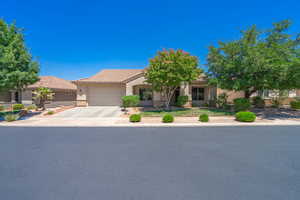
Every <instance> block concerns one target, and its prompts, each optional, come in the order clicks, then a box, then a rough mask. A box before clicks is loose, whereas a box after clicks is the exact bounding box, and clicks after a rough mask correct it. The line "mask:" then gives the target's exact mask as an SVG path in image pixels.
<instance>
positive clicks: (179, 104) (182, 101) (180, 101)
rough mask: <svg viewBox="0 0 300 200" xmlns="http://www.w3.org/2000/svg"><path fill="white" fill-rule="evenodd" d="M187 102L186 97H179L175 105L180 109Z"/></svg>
mask: <svg viewBox="0 0 300 200" xmlns="http://www.w3.org/2000/svg"><path fill="white" fill-rule="evenodd" d="M188 100H189V97H188V96H179V97H178V98H177V102H176V105H177V106H179V107H182V106H184V105H185V104H186V103H187V102H188Z"/></svg>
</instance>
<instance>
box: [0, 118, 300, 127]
mask: <svg viewBox="0 0 300 200" xmlns="http://www.w3.org/2000/svg"><path fill="white" fill-rule="evenodd" d="M276 125H280V126H285V125H299V126H300V120H299V119H298V120H297V119H275V120H266V119H259V118H258V119H257V120H256V122H253V123H243V122H237V121H235V120H234V117H210V122H207V123H203V122H199V121H198V118H197V117H177V118H175V121H174V123H162V122H161V118H159V117H144V118H143V119H142V121H141V122H139V123H130V122H129V119H128V118H125V117H116V118H55V117H43V118H35V117H33V118H29V119H24V120H19V121H15V122H0V126H28V127H35V126H37V127H57V126H59V127H131V126H132V127H158V126H162V127H173V126H174V127H176V126H195V127H201V126H276Z"/></svg>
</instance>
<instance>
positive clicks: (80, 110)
mask: <svg viewBox="0 0 300 200" xmlns="http://www.w3.org/2000/svg"><path fill="white" fill-rule="evenodd" d="M121 114H122V111H121V108H120V107H118V106H90V107H76V108H72V109H70V110H66V111H63V112H61V113H57V114H55V115H53V117H55V118H112V117H119V116H120V115H121Z"/></svg>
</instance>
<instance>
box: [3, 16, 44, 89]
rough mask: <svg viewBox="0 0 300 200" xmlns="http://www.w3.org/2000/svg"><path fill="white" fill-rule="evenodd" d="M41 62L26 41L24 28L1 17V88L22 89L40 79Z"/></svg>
mask: <svg viewBox="0 0 300 200" xmlns="http://www.w3.org/2000/svg"><path fill="white" fill-rule="evenodd" d="M38 72H39V64H38V63H37V62H35V61H33V59H32V56H31V54H30V53H29V51H28V49H27V48H26V46H25V43H24V37H23V33H22V30H21V29H20V28H17V27H16V25H15V24H14V23H13V24H7V23H5V21H4V20H1V19H0V90H10V89H17V90H20V89H22V88H24V87H26V86H27V85H29V84H32V83H35V82H36V81H38Z"/></svg>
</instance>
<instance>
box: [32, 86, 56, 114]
mask: <svg viewBox="0 0 300 200" xmlns="http://www.w3.org/2000/svg"><path fill="white" fill-rule="evenodd" d="M33 94H34V97H33V98H34V100H35V101H36V102H37V103H36V104H37V106H38V107H39V108H42V109H43V110H45V109H46V107H45V103H46V101H50V100H52V99H53V96H54V94H55V93H54V92H52V90H51V89H49V88H45V87H40V88H37V89H36V90H35V91H33Z"/></svg>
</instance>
